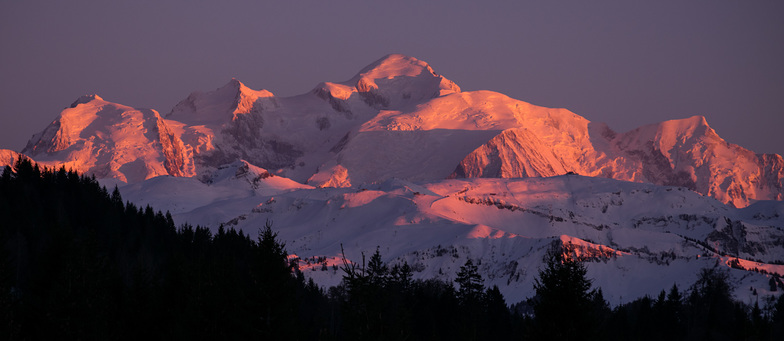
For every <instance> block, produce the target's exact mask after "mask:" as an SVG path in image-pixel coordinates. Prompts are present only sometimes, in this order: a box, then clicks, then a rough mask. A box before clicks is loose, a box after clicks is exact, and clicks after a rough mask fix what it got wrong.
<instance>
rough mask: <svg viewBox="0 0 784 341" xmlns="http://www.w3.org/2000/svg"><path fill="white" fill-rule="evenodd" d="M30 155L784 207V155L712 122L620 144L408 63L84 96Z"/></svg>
mask: <svg viewBox="0 0 784 341" xmlns="http://www.w3.org/2000/svg"><path fill="white" fill-rule="evenodd" d="M21 152H22V153H23V154H25V155H28V156H30V157H32V158H33V159H35V160H36V161H38V162H43V163H45V164H50V165H65V166H66V167H69V168H73V169H75V170H78V171H80V172H86V173H92V174H95V175H96V177H98V178H114V179H118V180H120V181H122V182H126V183H135V182H139V181H143V180H145V179H150V178H152V177H156V176H160V175H171V176H180V177H193V176H195V177H198V178H200V179H208V178H210V177H211V176H212V174H213V173H214V172H216V171H217V169H218V168H220V167H222V166H223V165H227V164H231V163H233V162H235V161H237V160H244V161H246V162H248V163H250V164H252V165H255V166H257V167H261V168H264V169H267V170H269V172H271V173H272V174H276V175H278V176H282V177H288V178H290V179H292V180H294V181H297V182H300V183H303V184H308V185H312V186H338V187H346V186H351V185H358V184H362V183H370V182H377V181H384V180H387V179H390V178H399V179H405V180H410V181H435V180H440V179H445V178H473V177H489V178H495V177H500V178H517V177H547V176H554V175H561V174H566V173H569V172H573V173H577V174H581V175H586V176H595V177H606V178H613V179H618V180H626V181H634V182H648V183H653V184H658V185H675V186H683V187H686V188H689V189H691V190H694V191H696V192H698V193H701V194H703V195H709V196H712V197H714V198H717V199H719V200H720V201H722V202H724V203H728V204H732V205H734V206H736V207H745V206H748V205H749V204H751V203H753V202H755V201H757V200H783V199H784V160H782V157H781V156H780V155H776V154H755V153H754V152H752V151H749V150H747V149H744V148H742V147H740V146H737V145H734V144H730V143H727V142H726V141H724V140H723V139H721V138H720V137H719V136H718V135H717V134H716V133H715V131H713V129H711V128H710V126H709V125H708V124H707V122H706V120H705V118H704V117H701V116H694V117H690V118H686V119H682V120H672V121H666V122H662V123H659V124H654V125H648V126H644V127H640V128H637V129H635V130H632V131H629V132H625V133H617V132H615V131H613V130H611V129H610V128H609V127H607V126H606V125H604V124H602V123H592V122H590V121H588V120H586V119H585V118H583V117H581V116H579V115H576V114H574V113H572V112H570V111H568V110H566V109H551V108H544V107H539V106H535V105H532V104H529V103H526V102H523V101H519V100H515V99H512V98H509V97H508V96H505V95H503V94H500V93H497V92H492V91H471V92H462V91H461V90H460V87H459V86H458V85H456V84H455V83H454V82H452V81H450V80H448V79H446V78H444V77H443V76H441V75H438V74H437V73H436V72H435V71H434V70H433V68H432V67H430V65H428V64H427V63H425V62H423V61H420V60H417V59H415V58H412V57H408V56H404V55H399V54H392V55H388V56H385V57H384V58H382V59H380V60H378V61H376V62H374V63H372V64H370V65H369V66H367V67H365V68H364V69H362V70H361V71H360V72H359V73H358V74H357V75H355V76H354V77H352V78H351V79H349V80H348V81H345V82H337V83H332V82H324V83H320V84H319V85H317V86H316V87H315V88H314V89H313V90H312V91H310V92H308V93H305V94H302V95H299V96H293V97H276V96H274V95H273V94H272V93H271V92H269V91H266V90H258V91H257V90H252V89H250V88H248V87H247V86H245V85H244V84H242V83H241V82H240V81H238V80H236V79H232V80H231V81H230V82H229V83H228V84H226V85H225V86H223V87H221V88H218V89H216V90H214V91H210V92H194V93H192V94H191V95H189V96H188V98H186V99H184V100H182V101H181V102H180V103H178V104H177V105H175V106H174V108H173V109H172V110H171V112H169V113H168V114H166V115H163V116H161V115H160V114H158V112H156V111H155V110H149V109H136V108H132V107H128V106H124V105H120V104H116V103H111V102H108V101H105V100H103V99H102V98H100V97H99V96H97V95H93V96H84V97H82V98H80V99H78V100H77V101H76V102H74V103H73V105H72V106H71V107H70V108H67V109H65V110H63V111H62V112H61V113H60V115H59V116H58V117H57V118H56V119H55V121H54V122H52V124H50V126H49V127H47V128H46V129H45V130H44V131H42V132H41V133H38V134H36V135H34V136H33V138H31V140H30V141H29V142H28V144H27V146H26V147H25V148H24V149H23V150H22V151H21Z"/></svg>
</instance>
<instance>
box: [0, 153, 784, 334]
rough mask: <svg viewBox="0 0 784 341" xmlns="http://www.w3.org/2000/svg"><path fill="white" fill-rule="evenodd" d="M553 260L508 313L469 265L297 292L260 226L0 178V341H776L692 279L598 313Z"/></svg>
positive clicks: (779, 327)
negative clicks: (443, 276)
mask: <svg viewBox="0 0 784 341" xmlns="http://www.w3.org/2000/svg"><path fill="white" fill-rule="evenodd" d="M569 254H570V249H569V245H568V244H567V245H562V244H553V246H552V248H551V249H550V251H549V252H548V253H547V256H546V258H545V259H544V261H543V265H542V269H541V270H540V271H539V276H538V278H537V279H536V282H535V283H534V288H535V292H536V295H535V296H534V297H532V298H530V299H528V300H526V301H523V302H518V303H516V304H513V305H511V306H510V305H508V304H507V302H506V301H505V300H504V297H503V296H502V295H501V292H500V291H499V290H498V288H497V287H495V286H493V287H489V288H488V287H486V286H485V285H484V281H483V279H482V277H481V276H480V275H479V272H478V269H477V267H476V265H475V264H474V263H473V260H471V259H469V260H467V261H466V263H465V264H464V265H463V266H462V267H461V268H460V271H459V272H458V274H457V278H456V279H455V280H454V281H453V282H447V281H442V280H437V279H413V271H412V269H411V267H410V266H408V264H406V263H402V264H394V265H391V266H390V264H386V263H385V262H383V257H382V255H381V254H380V252H379V251H378V249H377V250H376V252H375V253H374V254H373V255H371V256H370V257H369V259H368V261H367V262H365V259H364V256H363V259H362V260H361V262H358V263H351V262H349V261H346V260H344V264H343V266H342V270H343V272H344V276H343V281H342V282H341V284H339V285H337V286H335V287H331V288H328V289H323V288H320V287H318V286H317V285H316V284H315V283H314V282H313V281H312V280H306V279H305V277H304V276H303V274H302V272H300V271H299V269H298V267H297V265H296V262H291V261H289V259H288V255H287V253H286V250H285V245H284V244H283V243H281V242H280V241H279V240H278V239H277V234H276V233H275V232H274V231H273V230H272V224H271V223H267V224H266V225H265V226H261V227H260V228H259V231H258V234H257V236H255V238H251V236H249V235H247V234H245V233H243V232H242V231H236V230H235V229H233V228H228V229H227V228H223V227H220V228H219V229H218V230H217V232H216V233H212V232H210V230H209V229H207V228H204V227H200V226H195V227H194V226H191V225H188V224H184V225H182V226H179V227H177V226H175V224H174V222H173V220H172V217H171V215H170V214H169V213H168V212H167V213H163V212H160V211H155V210H153V208H151V207H149V206H146V207H137V206H136V205H134V204H132V203H130V202H123V200H122V197H121V196H120V193H119V191H118V190H117V188H116V187H115V189H114V190H113V191H112V192H111V193H109V191H108V190H107V189H106V188H104V187H102V186H100V185H99V184H98V182H97V181H96V180H95V178H94V177H86V176H83V175H79V174H78V173H76V172H73V171H66V170H65V169H64V168H60V169H59V170H52V169H46V168H44V169H41V168H39V167H38V166H37V165H36V164H33V163H32V162H30V161H29V160H27V159H25V158H22V157H20V158H19V159H18V160H17V162H16V163H15V165H14V167H13V168H11V167H6V168H5V169H4V170H3V172H2V176H0V335H2V337H1V338H6V339H11V340H15V339H18V340H22V339H87V340H91V339H102V340H103V339H119V340H122V339H129V340H136V339H160V338H175V339H185V338H188V339H195V340H201V339H259V338H260V339H269V340H423V339H427V340H477V339H531V340H539V339H560V340H573V339H577V338H580V339H601V340H616V339H617V340H628V339H639V340H648V339H650V340H660V339H664V338H671V339H675V340H677V339H711V340H720V339H727V340H736V339H757V340H777V339H781V338H782V337H784V298H782V297H784V295H782V296H780V297H779V299H778V300H773V299H772V298H771V299H770V300H769V301H768V302H763V304H762V305H760V304H755V305H753V306H749V305H746V304H744V303H742V302H739V301H736V300H733V298H732V295H731V292H732V287H731V286H730V284H729V283H730V282H729V278H728V275H727V273H726V272H724V271H722V270H719V269H718V268H713V269H705V270H703V271H702V272H701V273H700V275H699V276H698V280H697V282H695V283H694V285H692V286H691V287H690V288H687V289H686V290H682V289H679V288H678V287H677V286H673V287H672V288H670V289H669V290H668V291H666V292H665V291H662V293H661V294H660V295H659V296H658V297H656V298H650V297H643V298H640V299H637V300H635V301H632V302H629V303H626V304H623V305H621V306H618V307H615V308H613V309H611V308H610V307H609V305H608V304H607V302H606V301H605V300H604V298H603V296H602V292H601V289H598V288H592V284H591V282H590V280H589V279H588V278H587V277H586V271H585V266H584V265H583V263H581V262H580V261H578V260H576V259H573V258H572V257H569Z"/></svg>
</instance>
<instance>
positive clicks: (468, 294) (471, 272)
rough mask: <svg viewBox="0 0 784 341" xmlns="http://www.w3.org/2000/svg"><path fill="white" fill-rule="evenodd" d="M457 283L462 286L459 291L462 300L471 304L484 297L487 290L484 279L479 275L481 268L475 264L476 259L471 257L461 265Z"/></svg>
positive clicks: (458, 295) (458, 294)
mask: <svg viewBox="0 0 784 341" xmlns="http://www.w3.org/2000/svg"><path fill="white" fill-rule="evenodd" d="M455 283H457V284H458V285H459V286H460V289H459V290H458V292H457V297H458V298H459V299H460V302H462V303H464V304H471V303H473V302H478V301H480V300H481V299H482V295H483V293H484V290H485V287H484V284H483V283H484V280H483V279H482V276H481V275H479V269H478V268H477V267H476V265H474V261H472V260H471V258H469V259H468V260H467V261H466V263H465V265H463V266H461V267H460V271H459V272H458V273H457V279H455Z"/></svg>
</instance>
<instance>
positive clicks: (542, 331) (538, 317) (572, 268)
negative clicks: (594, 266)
mask: <svg viewBox="0 0 784 341" xmlns="http://www.w3.org/2000/svg"><path fill="white" fill-rule="evenodd" d="M571 251H572V246H571V244H567V245H563V246H562V245H561V244H560V243H559V242H556V243H553V244H552V246H551V247H550V249H549V250H548V252H547V254H546V255H545V259H544V261H545V265H544V269H542V270H540V271H539V278H538V279H536V280H535V282H534V290H535V291H536V296H535V298H534V304H533V309H534V326H533V335H534V338H536V339H551V340H576V339H578V338H579V339H586V338H587V339H593V338H595V337H596V330H595V326H596V323H595V319H594V316H593V314H592V309H591V308H592V305H593V304H592V296H593V293H592V292H591V291H590V289H591V281H590V280H588V278H587V277H586V268H585V266H584V265H583V264H582V262H580V261H577V260H575V259H574V257H572V256H571V253H572V252H571ZM564 253H566V254H567V255H568V256H566V255H564Z"/></svg>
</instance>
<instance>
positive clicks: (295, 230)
mask: <svg viewBox="0 0 784 341" xmlns="http://www.w3.org/2000/svg"><path fill="white" fill-rule="evenodd" d="M227 173H231V174H239V173H237V171H235V170H230V171H228V172H227ZM240 173H241V172H240ZM216 178H221V179H224V178H222V177H221V176H218V177H216ZM231 179H234V180H231ZM236 179H237V176H234V175H232V176H229V177H226V178H225V179H224V180H221V181H217V182H216V183H213V184H203V183H198V182H195V181H194V180H188V179H181V178H174V177H165V178H156V179H153V180H149V181H147V182H145V183H142V184H136V185H128V186H127V187H123V188H121V192H122V194H123V195H124V197H125V198H126V199H130V200H132V201H135V202H138V203H140V204H148V203H149V204H152V205H154V206H155V207H158V208H161V209H169V210H171V211H172V212H173V215H174V218H175V220H176V221H179V222H183V221H188V222H190V223H193V224H202V225H206V226H210V227H211V228H213V229H216V228H217V227H218V226H220V225H221V224H223V225H226V226H233V227H235V228H239V229H241V230H243V231H245V232H246V233H249V234H251V235H255V234H256V233H257V232H258V229H259V227H261V226H263V225H264V223H265V222H266V221H267V220H270V221H272V222H273V225H274V228H275V230H276V232H279V236H280V238H282V239H283V241H284V242H285V243H286V247H287V250H288V251H289V252H290V253H293V254H295V255H296V256H297V257H299V258H300V265H301V267H302V268H303V269H305V273H306V275H307V276H310V277H313V278H314V279H316V280H317V282H318V283H320V284H321V285H334V284H337V282H338V281H339V280H340V278H341V275H342V273H341V272H340V271H339V270H337V269H336V267H333V265H336V264H340V250H341V245H342V246H343V248H344V249H345V252H346V256H347V257H348V258H349V259H350V260H351V261H354V262H361V259H362V257H361V255H360V253H362V252H364V253H365V254H366V255H369V254H370V253H372V252H374V251H375V248H376V247H377V246H378V247H380V248H381V249H380V251H381V253H382V255H383V256H384V258H385V260H386V261H388V262H391V263H399V262H403V261H406V262H408V263H409V264H410V265H411V266H412V267H413V269H414V271H415V277H416V278H432V277H437V278H441V279H444V280H452V279H454V278H455V273H456V272H457V271H458V270H459V268H460V266H462V265H463V264H464V263H465V261H466V260H467V259H468V258H472V259H474V261H475V263H477V264H479V269H480V272H481V274H482V276H483V277H484V278H485V280H486V284H487V285H498V286H499V287H500V288H501V290H502V292H503V293H504V295H505V296H506V297H507V299H508V300H509V301H511V302H515V301H518V300H522V299H524V298H526V297H529V296H531V295H532V294H533V287H532V285H533V279H534V278H535V277H536V275H537V269H538V268H539V267H540V266H541V260H542V257H543V255H544V252H545V251H546V250H547V248H549V246H550V244H551V243H553V242H559V243H571V244H573V245H574V246H575V253H576V256H578V257H581V258H582V259H584V260H586V261H588V270H589V272H588V275H589V277H591V278H593V279H594V284H595V285H597V286H601V287H602V288H603V290H604V293H605V296H606V297H608V299H609V300H610V301H611V302H612V303H614V304H617V303H620V302H623V301H628V300H632V299H634V298H636V297H640V296H642V295H646V294H648V295H655V294H658V292H659V290H662V289H666V288H669V287H671V286H672V284H673V283H677V284H678V285H679V286H680V287H681V288H685V287H687V286H689V285H690V284H691V283H692V282H693V281H694V280H695V279H696V277H695V276H696V273H697V272H698V270H699V269H700V268H702V267H713V266H720V267H725V268H730V266H734V267H735V268H731V269H730V271H731V274H732V278H733V283H734V284H735V285H736V288H737V290H736V292H735V294H736V295H737V296H738V297H739V298H740V299H742V300H744V301H749V300H751V299H753V297H752V292H753V290H750V289H749V288H752V289H756V291H757V293H758V294H760V295H766V294H769V293H773V294H777V293H778V292H779V291H780V290H781V289H779V291H777V292H771V291H770V285H769V281H770V276H769V275H765V273H763V271H764V272H768V273H774V272H775V273H778V274H782V275H784V265H781V264H782V263H779V265H777V264H773V263H774V262H781V261H782V260H783V259H784V245H782V243H781V240H784V230H782V228H781V227H782V226H784V203H781V202H774V201H769V202H760V203H757V204H755V205H752V206H750V207H747V208H745V209H736V208H732V207H729V206H726V205H724V204H722V203H720V202H719V201H717V200H715V199H713V198H710V197H705V196H701V195H699V194H697V193H694V192H692V191H690V190H688V189H685V188H683V187H662V186H655V185H649V184H638V183H631V182H622V181H617V180H611V179H601V178H591V177H584V176H578V175H564V176H556V177H549V178H526V179H476V178H474V179H455V180H442V181H437V182H428V183H413V182H409V181H404V180H388V181H385V182H381V183H377V184H369V185H364V186H360V187H354V188H311V187H304V186H296V185H294V186H290V187H286V186H282V187H281V188H279V189H277V190H274V191H268V192H264V193H261V192H259V190H253V188H254V185H251V183H249V182H247V181H244V182H243V181H236ZM184 181H193V183H192V184H185V183H184ZM232 181H233V183H232ZM261 181H262V182H264V181H269V178H267V179H262V180H261ZM243 188H244V189H243ZM152 189H154V190H152ZM183 191H187V193H184V192H183ZM741 267H744V268H746V269H747V270H743V269H740V268H741ZM755 268H756V270H754V269H755ZM782 289H784V288H782Z"/></svg>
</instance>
